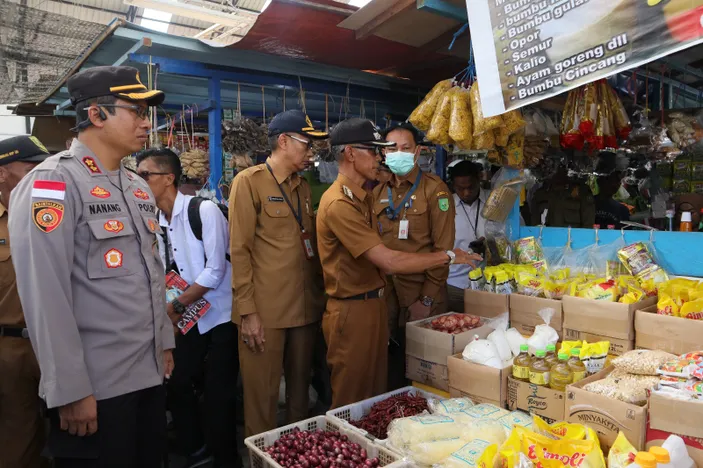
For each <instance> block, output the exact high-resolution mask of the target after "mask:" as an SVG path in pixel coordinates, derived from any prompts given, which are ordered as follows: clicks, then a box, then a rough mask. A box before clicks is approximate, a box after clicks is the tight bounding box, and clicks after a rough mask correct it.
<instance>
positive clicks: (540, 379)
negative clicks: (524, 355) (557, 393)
mask: <svg viewBox="0 0 703 468" xmlns="http://www.w3.org/2000/svg"><path fill="white" fill-rule="evenodd" d="M546 354H547V353H545V351H544V350H543V349H540V350H538V351H535V358H534V359H533V360H532V363H530V383H531V384H535V385H541V386H543V387H546V386H547V385H549V370H550V369H549V365H548V364H547V361H545V360H544V357H545V356H546Z"/></svg>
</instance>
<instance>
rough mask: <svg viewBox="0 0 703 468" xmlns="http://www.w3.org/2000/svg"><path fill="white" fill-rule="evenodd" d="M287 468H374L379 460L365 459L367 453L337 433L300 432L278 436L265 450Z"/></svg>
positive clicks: (294, 430)
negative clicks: (317, 467)
mask: <svg viewBox="0 0 703 468" xmlns="http://www.w3.org/2000/svg"><path fill="white" fill-rule="evenodd" d="M264 451H265V452H266V453H268V454H269V455H270V456H271V458H273V459H274V460H276V462H277V463H278V464H279V465H281V466H284V467H286V468H313V467H316V466H320V467H322V468H362V467H363V468H376V467H378V466H379V461H378V458H367V454H366V450H365V449H363V448H362V447H361V445H359V444H355V443H353V442H351V441H350V440H349V438H348V437H347V436H346V435H344V434H340V433H339V432H337V431H323V430H322V429H318V430H317V431H301V430H300V429H298V428H295V429H293V432H292V433H290V434H286V435H284V436H281V438H280V439H278V440H277V441H276V442H275V443H274V444H273V445H272V446H270V447H267V448H266V449H264Z"/></svg>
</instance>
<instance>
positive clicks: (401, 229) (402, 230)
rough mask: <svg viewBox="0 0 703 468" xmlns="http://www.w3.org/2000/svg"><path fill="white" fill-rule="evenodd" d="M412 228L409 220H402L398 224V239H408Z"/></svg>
mask: <svg viewBox="0 0 703 468" xmlns="http://www.w3.org/2000/svg"><path fill="white" fill-rule="evenodd" d="M409 227H410V222H409V221H408V220H407V219H401V220H400V223H399V224H398V239H407V238H408V229H409Z"/></svg>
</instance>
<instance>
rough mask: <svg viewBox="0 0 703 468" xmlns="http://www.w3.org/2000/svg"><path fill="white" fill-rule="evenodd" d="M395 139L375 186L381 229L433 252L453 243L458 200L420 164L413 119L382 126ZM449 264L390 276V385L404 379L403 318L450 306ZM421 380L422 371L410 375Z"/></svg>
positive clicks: (387, 241)
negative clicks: (383, 177) (386, 173)
mask: <svg viewBox="0 0 703 468" xmlns="http://www.w3.org/2000/svg"><path fill="white" fill-rule="evenodd" d="M382 133H383V134H384V136H385V138H386V140H388V141H392V142H394V143H395V144H396V146H395V148H392V149H388V150H387V152H386V156H385V164H386V166H387V167H388V169H389V170H390V172H391V173H392V175H391V177H390V180H388V181H387V182H382V183H380V184H379V185H378V186H376V187H375V188H374V190H373V201H374V212H375V213H376V215H377V216H378V226H377V228H378V232H379V234H380V235H381V239H382V240H383V243H384V245H385V246H386V247H388V248H390V249H394V250H400V251H403V252H411V253H415V252H418V253H419V252H435V251H441V250H446V249H447V248H449V247H453V245H454V203H452V202H451V195H450V193H449V188H447V186H446V184H445V183H444V182H443V181H442V179H441V178H439V177H438V176H436V175H434V174H427V173H423V172H422V170H421V169H420V167H419V166H418V164H417V160H418V157H419V155H420V146H419V143H420V142H421V141H422V138H421V136H420V133H419V132H418V130H417V129H416V128H415V127H413V126H412V125H411V124H409V123H404V124H401V125H398V126H395V127H391V128H388V129H386V130H385V131H383V132H382ZM448 274H449V268H448V267H439V268H435V269H432V270H428V271H426V272H425V273H421V274H415V275H394V276H389V277H388V278H387V279H386V282H387V286H386V291H385V297H386V303H387V305H388V321H389V323H388V326H389V331H390V336H391V345H390V347H389V357H388V371H389V372H388V384H389V389H395V388H400V387H403V386H405V385H406V382H407V381H406V379H405V377H406V376H405V323H406V322H408V321H415V320H420V319H423V318H427V317H429V316H430V315H437V314H440V313H443V312H446V303H447V302H446V298H445V295H446V287H445V286H446V281H447V275H448ZM408 377H409V378H411V379H413V380H417V379H418V378H419V376H412V375H408Z"/></svg>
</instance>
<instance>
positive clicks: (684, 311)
mask: <svg viewBox="0 0 703 468" xmlns="http://www.w3.org/2000/svg"><path fill="white" fill-rule="evenodd" d="M679 317H681V318H687V319H692V320H703V299H699V300H697V301H691V302H687V303H685V304H684V305H682V306H681V309H680V310H679Z"/></svg>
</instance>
